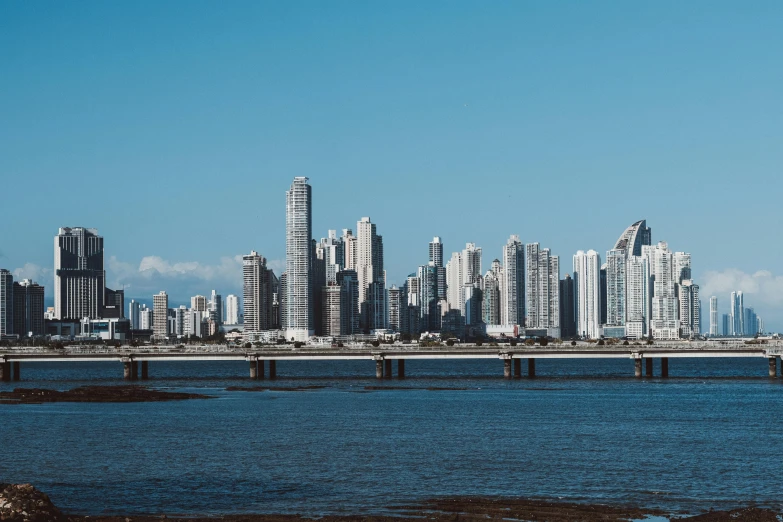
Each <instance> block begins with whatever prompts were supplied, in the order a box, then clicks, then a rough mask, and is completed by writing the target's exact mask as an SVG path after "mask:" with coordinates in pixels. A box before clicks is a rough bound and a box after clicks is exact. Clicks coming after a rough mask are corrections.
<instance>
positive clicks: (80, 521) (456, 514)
mask: <svg viewBox="0 0 783 522" xmlns="http://www.w3.org/2000/svg"><path fill="white" fill-rule="evenodd" d="M737 506H739V507H736V508H734V509H731V510H720V511H713V510H710V511H707V512H703V513H699V514H695V515H694V514H689V513H681V512H671V511H666V510H662V509H658V508H644V507H639V506H635V505H619V504H617V505H611V504H598V503H579V502H565V501H559V500H543V499H536V500H532V499H522V498H502V497H497V498H495V497H480V496H476V497H471V496H461V497H443V498H434V499H429V500H425V501H422V502H412V503H410V504H399V505H395V506H389V507H386V508H383V512H385V514H348V515H324V516H305V515H299V514H275V513H247V514H230V515H229V514H226V515H219V514H213V515H199V514H184V513H179V514H172V515H168V514H163V513H161V514H154V515H150V514H138V515H132V514H124V515H79V514H68V513H63V512H62V511H61V510H60V509H58V508H57V506H55V505H54V504H53V503H52V502H51V500H50V499H49V497H48V496H47V495H46V494H45V493H43V492H41V491H39V490H38V489H36V488H35V487H33V486H32V485H30V484H0V520H4V521H8V522H153V521H160V520H168V521H179V522H214V521H218V520H220V521H223V522H304V521H313V520H317V521H319V522H421V521H422V520H426V521H431V522H458V521H459V522H485V521H487V520H494V521H510V522H516V521H519V522H523V521H534V522H572V521H583V522H621V521H626V522H627V521H644V520H649V521H651V522H653V521H654V522H667V521H668V522H674V521H691V522H777V521H779V520H780V516H781V513H780V511H779V510H775V509H772V508H768V507H758V506H756V505H754V504H752V503H748V504H747V505H744V506H743V505H742V503H741V502H738V503H737ZM129 511H131V510H129ZM379 512H380V510H379Z"/></svg>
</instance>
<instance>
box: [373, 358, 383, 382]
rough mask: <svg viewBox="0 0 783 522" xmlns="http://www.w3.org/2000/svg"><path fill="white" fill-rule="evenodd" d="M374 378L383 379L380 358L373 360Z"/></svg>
mask: <svg viewBox="0 0 783 522" xmlns="http://www.w3.org/2000/svg"><path fill="white" fill-rule="evenodd" d="M375 378H376V379H383V361H382V360H381V359H378V360H377V361H375Z"/></svg>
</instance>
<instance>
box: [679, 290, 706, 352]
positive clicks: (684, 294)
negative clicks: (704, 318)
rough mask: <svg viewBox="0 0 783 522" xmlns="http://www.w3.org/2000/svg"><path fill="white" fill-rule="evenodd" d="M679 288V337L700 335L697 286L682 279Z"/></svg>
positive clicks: (699, 309)
mask: <svg viewBox="0 0 783 522" xmlns="http://www.w3.org/2000/svg"><path fill="white" fill-rule="evenodd" d="M678 288H679V298H678V299H679V305H680V314H679V322H680V336H681V337H686V338H687V337H693V336H697V335H699V334H701V308H700V302H701V301H700V299H699V285H697V284H696V283H694V282H693V280H692V279H684V280H683V281H682V283H681V284H679V285H678Z"/></svg>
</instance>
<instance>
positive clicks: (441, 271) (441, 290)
mask: <svg viewBox="0 0 783 522" xmlns="http://www.w3.org/2000/svg"><path fill="white" fill-rule="evenodd" d="M429 261H430V262H432V263H434V264H435V271H436V273H437V276H438V300H439V301H440V300H441V299H446V267H445V266H444V265H443V242H442V241H441V239H440V237H438V236H435V237H434V238H432V241H431V242H430V244H429Z"/></svg>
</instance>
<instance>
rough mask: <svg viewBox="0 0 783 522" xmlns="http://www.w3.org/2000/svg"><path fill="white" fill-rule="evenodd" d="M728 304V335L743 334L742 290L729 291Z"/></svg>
mask: <svg viewBox="0 0 783 522" xmlns="http://www.w3.org/2000/svg"><path fill="white" fill-rule="evenodd" d="M730 304H731V308H730V310H729V316H730V322H731V324H730V325H729V327H730V328H731V333H729V334H728V335H735V336H742V335H745V314H744V309H745V300H744V299H743V296H742V291H739V292H732V293H731V301H730Z"/></svg>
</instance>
